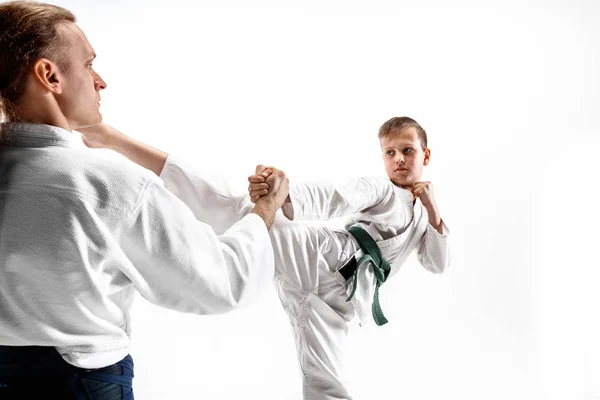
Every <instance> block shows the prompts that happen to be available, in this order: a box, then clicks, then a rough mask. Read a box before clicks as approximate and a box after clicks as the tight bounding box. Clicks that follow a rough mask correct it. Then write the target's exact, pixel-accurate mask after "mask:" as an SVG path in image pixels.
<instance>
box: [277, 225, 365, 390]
mask: <svg viewBox="0 0 600 400" xmlns="http://www.w3.org/2000/svg"><path fill="white" fill-rule="evenodd" d="M270 235H271V242H272V244H273V249H274V253H275V277H274V283H275V287H276V289H277V292H278V294H279V298H280V300H281V303H282V305H283V308H284V309H285V311H286V313H287V314H288V316H289V319H290V323H291V324H292V329H293V333H294V339H295V342H296V351H297V355H298V361H299V364H300V370H301V373H302V386H303V394H304V399H305V400H334V399H335V400H341V399H351V397H350V395H349V394H348V391H347V385H346V383H345V382H344V379H343V376H344V371H343V367H344V353H345V345H346V336H347V333H348V323H349V321H350V320H351V319H352V318H353V317H354V308H353V306H352V304H351V303H350V302H346V298H347V296H348V295H347V293H346V290H345V288H344V287H343V286H342V285H341V284H340V283H339V282H338V281H337V280H336V278H335V277H334V272H335V271H336V269H338V268H339V267H340V266H341V264H342V263H343V262H344V261H345V260H347V259H348V258H349V257H350V254H351V252H353V251H354V250H353V243H352V241H351V240H348V234H347V233H344V232H342V231H336V230H333V229H330V228H326V227H315V226H308V225H304V224H299V223H292V222H289V221H286V220H283V219H282V220H278V221H277V223H275V224H273V226H272V227H271V230H270Z"/></svg>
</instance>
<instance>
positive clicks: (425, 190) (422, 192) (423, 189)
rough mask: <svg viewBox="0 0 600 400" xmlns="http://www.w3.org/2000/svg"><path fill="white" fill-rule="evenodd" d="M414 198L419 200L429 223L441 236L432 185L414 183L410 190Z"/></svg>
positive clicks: (438, 212) (441, 229) (440, 225)
mask: <svg viewBox="0 0 600 400" xmlns="http://www.w3.org/2000/svg"><path fill="white" fill-rule="evenodd" d="M411 191H412V193H413V196H415V198H417V197H418V198H419V199H421V203H423V207H425V209H426V210H427V214H428V216H429V223H430V224H431V226H433V227H434V228H435V229H436V230H437V231H438V232H439V233H440V234H443V228H442V218H441V217H440V211H439V210H438V207H437V204H436V202H435V197H434V195H433V185H432V184H431V182H415V183H414V184H413V186H412V189H411Z"/></svg>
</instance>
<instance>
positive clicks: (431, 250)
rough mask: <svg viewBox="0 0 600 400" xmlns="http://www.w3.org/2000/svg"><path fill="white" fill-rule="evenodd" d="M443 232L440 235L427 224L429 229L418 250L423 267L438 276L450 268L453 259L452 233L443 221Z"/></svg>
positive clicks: (418, 257) (426, 230)
mask: <svg viewBox="0 0 600 400" xmlns="http://www.w3.org/2000/svg"><path fill="white" fill-rule="evenodd" d="M442 232H443V234H440V233H439V232H438V231H437V230H436V229H435V228H434V227H433V226H431V224H430V223H429V222H427V228H426V229H425V233H424V234H423V237H422V238H421V244H420V246H419V247H418V249H417V259H418V260H419V262H420V263H421V265H422V266H423V267H425V269H427V270H428V271H431V272H433V273H436V274H441V273H442V272H444V271H445V270H446V269H447V268H448V267H449V266H450V260H451V258H452V256H451V253H450V244H449V240H448V237H449V234H450V231H449V230H448V227H447V226H446V224H445V223H444V222H443V221H442Z"/></svg>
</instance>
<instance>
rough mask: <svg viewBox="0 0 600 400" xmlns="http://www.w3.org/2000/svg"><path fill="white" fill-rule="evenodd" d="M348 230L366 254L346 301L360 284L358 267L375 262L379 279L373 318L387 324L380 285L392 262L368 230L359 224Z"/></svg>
mask: <svg viewBox="0 0 600 400" xmlns="http://www.w3.org/2000/svg"><path fill="white" fill-rule="evenodd" d="M348 232H350V234H351V235H352V236H354V238H355V239H356V241H357V242H358V244H359V246H360V248H361V249H362V251H363V253H364V255H363V256H362V257H361V258H360V259H359V260H358V264H357V266H356V270H355V271H354V273H353V275H354V285H353V287H352V293H350V296H348V298H347V299H346V301H350V300H351V299H352V297H354V293H355V292H356V285H357V284H358V269H359V268H360V266H361V265H364V264H366V263H367V262H371V263H372V264H373V272H374V273H375V278H376V279H377V283H376V284H375V294H374V295H373V305H372V306H371V311H372V313H373V319H374V320H375V323H376V324H377V325H378V326H381V325H384V324H387V322H388V320H387V319H386V318H385V316H384V315H383V311H381V306H380V305H379V286H381V285H382V284H383V282H385V281H386V279H387V277H388V275H389V274H390V270H391V267H390V264H389V263H388V262H387V261H385V260H384V259H383V256H382V255H381V250H379V246H377V243H375V240H373V238H372V237H371V235H369V234H368V233H367V231H365V230H364V229H362V228H359V227H358V226H351V227H350V228H348Z"/></svg>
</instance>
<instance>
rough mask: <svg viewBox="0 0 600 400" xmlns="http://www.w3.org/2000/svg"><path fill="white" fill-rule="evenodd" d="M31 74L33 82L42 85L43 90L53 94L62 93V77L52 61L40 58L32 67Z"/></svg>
mask: <svg viewBox="0 0 600 400" xmlns="http://www.w3.org/2000/svg"><path fill="white" fill-rule="evenodd" d="M32 72H33V77H34V78H35V81H36V82H37V83H39V84H40V85H42V87H43V88H45V89H46V90H48V91H50V92H52V93H54V94H61V93H62V91H63V87H62V83H63V81H62V75H61V74H60V71H59V70H58V66H57V65H56V64H54V63H53V62H52V61H50V60H48V59H47V58H40V59H39V60H37V61H36V62H35V64H34V65H33V71H32Z"/></svg>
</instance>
